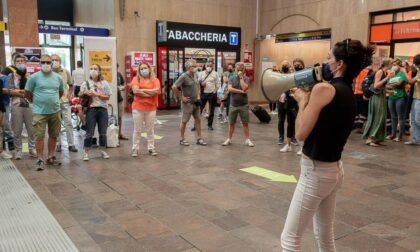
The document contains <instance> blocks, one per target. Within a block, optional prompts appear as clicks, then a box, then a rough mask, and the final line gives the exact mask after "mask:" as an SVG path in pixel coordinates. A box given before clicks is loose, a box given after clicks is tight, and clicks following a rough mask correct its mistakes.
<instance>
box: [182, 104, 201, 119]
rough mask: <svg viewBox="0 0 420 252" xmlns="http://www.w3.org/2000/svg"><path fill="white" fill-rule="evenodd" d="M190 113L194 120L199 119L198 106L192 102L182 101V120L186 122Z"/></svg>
mask: <svg viewBox="0 0 420 252" xmlns="http://www.w3.org/2000/svg"><path fill="white" fill-rule="evenodd" d="M191 115H192V116H193V117H194V120H199V119H200V106H197V105H195V104H192V103H185V102H184V103H182V122H183V123H187V122H188V121H189V120H190V118H191Z"/></svg>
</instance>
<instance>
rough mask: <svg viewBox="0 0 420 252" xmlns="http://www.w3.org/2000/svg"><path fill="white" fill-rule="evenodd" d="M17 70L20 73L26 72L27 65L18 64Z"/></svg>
mask: <svg viewBox="0 0 420 252" xmlns="http://www.w3.org/2000/svg"><path fill="white" fill-rule="evenodd" d="M16 68H17V69H19V70H20V71H23V70H25V68H26V65H25V64H16Z"/></svg>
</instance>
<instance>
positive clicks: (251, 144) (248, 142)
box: [245, 139, 254, 147]
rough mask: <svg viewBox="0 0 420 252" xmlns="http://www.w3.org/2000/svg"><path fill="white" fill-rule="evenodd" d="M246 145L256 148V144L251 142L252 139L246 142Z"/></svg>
mask: <svg viewBox="0 0 420 252" xmlns="http://www.w3.org/2000/svg"><path fill="white" fill-rule="evenodd" d="M245 145H248V147H254V144H253V143H252V142H251V140H250V139H247V140H245Z"/></svg>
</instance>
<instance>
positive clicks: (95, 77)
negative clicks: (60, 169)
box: [79, 64, 112, 161]
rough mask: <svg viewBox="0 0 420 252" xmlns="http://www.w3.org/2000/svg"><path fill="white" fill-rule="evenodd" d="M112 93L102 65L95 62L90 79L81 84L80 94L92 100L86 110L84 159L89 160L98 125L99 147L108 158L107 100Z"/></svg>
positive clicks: (102, 154)
mask: <svg viewBox="0 0 420 252" xmlns="http://www.w3.org/2000/svg"><path fill="white" fill-rule="evenodd" d="M111 95H112V91H111V88H110V86H109V84H108V82H107V81H106V80H104V79H103V77H102V74H101V67H100V66H99V65H96V64H93V65H92V66H91V67H90V72H89V80H87V81H86V82H85V83H83V84H82V86H80V92H79V96H80V97H83V96H89V97H90V98H91V102H90V105H89V107H88V108H87V112H86V137H85V141H84V152H83V160H84V161H89V151H90V148H91V147H92V138H93V134H94V133H95V127H96V125H97V126H98V133H99V147H100V149H101V156H102V158H104V159H108V158H109V155H108V153H106V152H105V148H106V130H107V128H108V107H107V106H108V104H107V101H108V100H109V98H110V97H111Z"/></svg>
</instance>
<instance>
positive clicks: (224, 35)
mask: <svg viewBox="0 0 420 252" xmlns="http://www.w3.org/2000/svg"><path fill="white" fill-rule="evenodd" d="M220 42H225V43H227V38H226V34H223V35H222V40H221V41H220Z"/></svg>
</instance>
